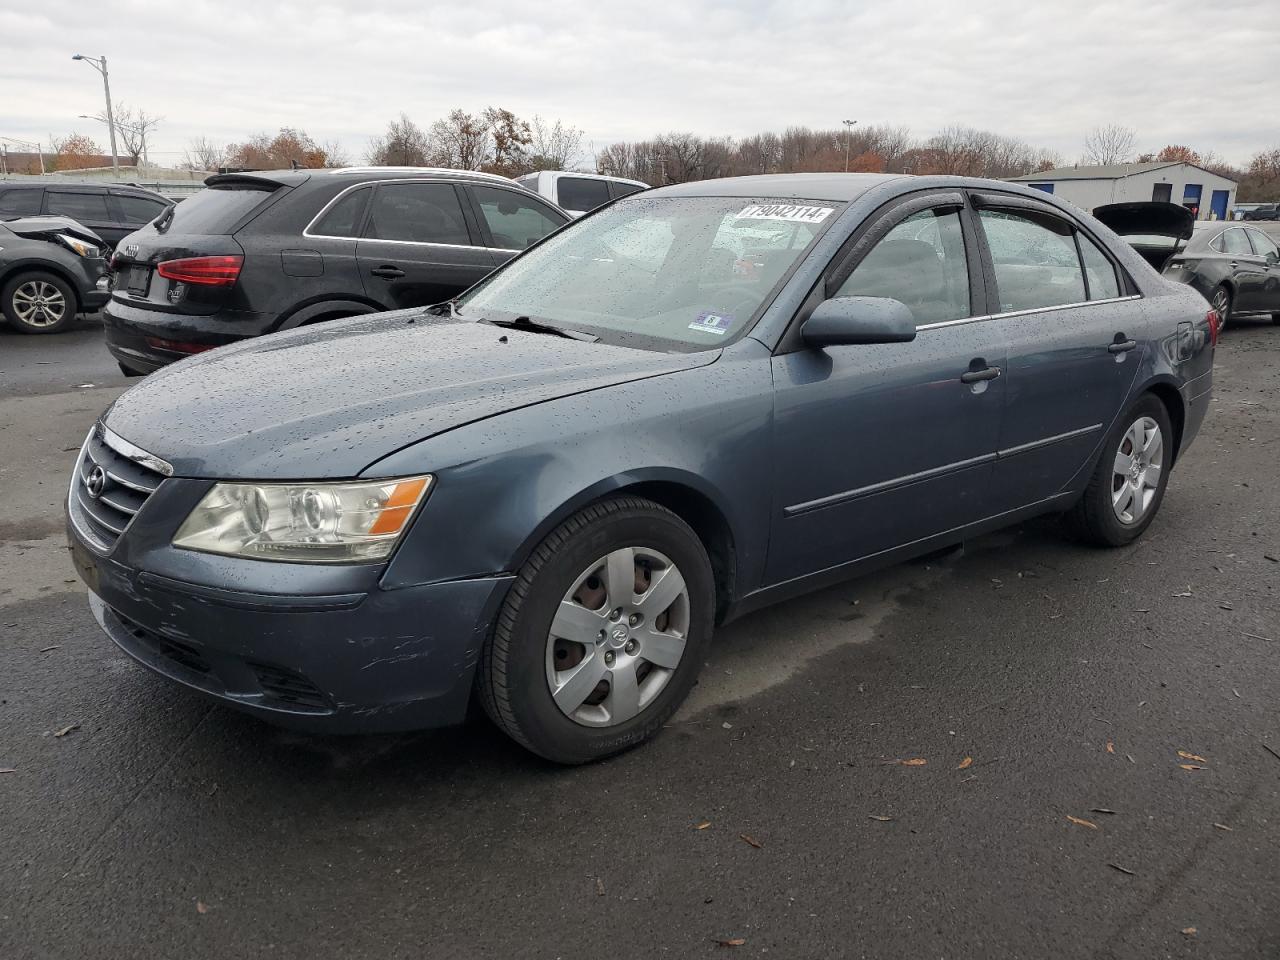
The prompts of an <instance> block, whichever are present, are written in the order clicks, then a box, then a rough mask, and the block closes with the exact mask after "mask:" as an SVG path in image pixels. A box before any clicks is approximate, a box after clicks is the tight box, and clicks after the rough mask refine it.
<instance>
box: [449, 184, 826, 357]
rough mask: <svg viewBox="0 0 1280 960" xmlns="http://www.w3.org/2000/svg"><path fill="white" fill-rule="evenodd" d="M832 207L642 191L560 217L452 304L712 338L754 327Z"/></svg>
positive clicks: (479, 311) (571, 323)
mask: <svg viewBox="0 0 1280 960" xmlns="http://www.w3.org/2000/svg"><path fill="white" fill-rule="evenodd" d="M835 214H836V205H835V204H831V203H818V202H814V201H793V202H779V201H776V200H751V199H743V198H741V197H738V198H730V197H678V198H677V197H672V198H664V197H646V196H643V195H641V196H637V197H635V198H633V199H629V200H624V201H621V202H619V203H616V204H614V205H613V206H612V207H609V208H607V209H605V210H602V211H600V212H598V213H596V214H594V215H592V216H591V217H588V218H586V219H584V220H580V221H578V222H576V223H574V224H572V225H571V226H569V227H566V228H565V229H564V230H562V231H560V233H558V234H556V235H555V236H553V237H551V238H549V239H548V240H547V241H546V242H545V243H543V244H542V245H541V246H539V247H538V248H537V249H536V250H533V251H531V252H530V253H528V254H527V255H525V256H523V257H520V258H519V259H517V260H514V261H513V262H512V263H511V265H510V266H509V267H507V268H506V269H505V270H500V271H498V272H497V273H495V274H493V275H491V276H490V277H489V279H487V280H485V281H484V282H482V283H481V284H480V285H479V286H477V287H475V288H473V289H472V290H471V291H470V292H469V293H467V294H466V295H464V296H463V297H462V298H461V299H460V300H459V302H458V306H459V309H460V312H461V313H462V315H463V316H466V317H469V318H474V319H477V320H479V319H482V318H484V319H508V320H509V319H513V318H515V317H520V316H524V317H529V318H530V319H531V320H535V321H537V322H539V323H545V324H550V325H552V326H562V327H567V328H570V329H573V330H579V331H582V332H584V333H591V334H594V335H596V336H598V337H600V339H601V340H604V341H606V342H612V343H619V344H626V345H628V346H636V347H643V348H647V349H655V350H674V351H681V352H688V351H694V350H706V349H711V348H714V347H720V346H723V345H724V344H725V343H728V342H730V341H732V340H735V339H737V338H738V337H739V336H741V335H742V334H743V333H745V332H746V331H747V330H749V329H750V328H751V325H752V323H753V322H754V321H755V319H756V317H757V315H758V313H759V312H760V310H761V308H762V307H764V306H765V305H766V303H767V302H768V300H769V298H770V295H771V293H772V292H773V291H774V289H775V288H776V287H777V286H778V285H779V283H780V282H781V281H782V279H783V278H784V277H785V276H786V275H787V274H788V272H789V271H790V270H791V268H792V267H793V266H794V265H795V264H796V263H798V262H799V261H800V260H801V258H803V257H804V255H805V252H806V251H807V250H808V249H809V248H810V247H811V246H812V245H813V242H814V240H815V239H816V238H817V237H818V236H819V235H821V233H822V232H823V230H825V229H826V228H827V227H828V226H829V225H830V223H831V222H832V221H833V220H834V219H835Z"/></svg>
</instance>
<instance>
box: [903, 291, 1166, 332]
mask: <svg viewBox="0 0 1280 960" xmlns="http://www.w3.org/2000/svg"><path fill="white" fill-rule="evenodd" d="M1141 299H1142V294H1140V293H1133V294H1129V295H1128V296H1125V297H1107V298H1106V299H1105V300H1079V301H1076V302H1075V303H1058V304H1054V305H1053V306H1051V307H1035V308H1033V309H1030V310H1010V311H1008V312H1006V313H984V314H982V315H981V316H977V317H961V318H959V319H958V320H940V321H938V322H937V323H922V324H920V325H918V326H917V327H916V332H917V333H919V332H920V331H922V330H941V329H942V328H944V327H958V326H962V325H963V324H966V323H981V322H982V321H983V320H1004V319H1007V318H1009V317H1029V316H1033V315H1034V314H1037V313H1055V312H1057V311H1058V310H1073V309H1076V308H1078V307H1093V306H1098V305H1099V304H1103V303H1125V302H1127V301H1129V300H1141Z"/></svg>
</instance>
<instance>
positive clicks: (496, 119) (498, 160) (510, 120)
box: [482, 107, 533, 177]
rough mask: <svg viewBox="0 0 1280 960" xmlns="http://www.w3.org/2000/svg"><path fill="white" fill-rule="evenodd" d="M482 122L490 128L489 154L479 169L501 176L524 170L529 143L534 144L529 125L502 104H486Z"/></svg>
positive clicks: (526, 163) (513, 175)
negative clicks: (491, 105)
mask: <svg viewBox="0 0 1280 960" xmlns="http://www.w3.org/2000/svg"><path fill="white" fill-rule="evenodd" d="M484 122H485V124H486V125H487V126H488V128H489V155H488V157H487V158H486V159H485V162H484V163H483V164H482V168H483V169H484V170H485V171H486V172H488V173H497V174H501V175H502V176H504V177H515V176H519V175H520V174H522V173H526V172H527V171H528V169H529V167H528V162H527V158H528V153H529V145H530V144H532V143H533V131H532V130H531V129H530V127H529V124H528V123H527V122H525V121H524V120H521V119H520V118H519V117H517V116H516V115H515V114H514V113H512V112H511V111H510V110H506V109H504V108H502V107H486V108H485V111H484Z"/></svg>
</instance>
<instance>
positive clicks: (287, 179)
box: [204, 167, 519, 188]
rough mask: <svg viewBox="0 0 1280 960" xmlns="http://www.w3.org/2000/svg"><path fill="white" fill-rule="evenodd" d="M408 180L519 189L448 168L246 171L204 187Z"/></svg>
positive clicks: (219, 175) (210, 181)
mask: <svg viewBox="0 0 1280 960" xmlns="http://www.w3.org/2000/svg"><path fill="white" fill-rule="evenodd" d="M406 177H421V178H423V179H439V180H471V181H476V182H482V183H493V184H495V185H506V186H509V187H517V188H519V184H517V183H516V182H515V181H514V180H512V179H511V178H510V177H503V176H499V175H498V174H496V173H482V172H481V171H479V170H450V169H447V168H445V167H321V168H311V169H300V170H245V171H242V172H235V173H215V174H214V175H213V176H211V177H208V178H206V179H205V181H204V182H205V185H206V186H208V185H212V184H216V183H235V182H237V181H238V182H241V183H243V182H245V181H246V180H249V181H258V182H262V181H268V182H271V183H278V184H280V185H281V186H285V187H297V186H300V185H302V184H304V183H306V182H307V181H308V180H311V179H313V178H314V179H316V180H317V181H324V182H326V183H346V182H348V181H351V182H362V181H366V180H403V179H405V178H406Z"/></svg>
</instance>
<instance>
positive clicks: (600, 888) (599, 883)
mask: <svg viewBox="0 0 1280 960" xmlns="http://www.w3.org/2000/svg"><path fill="white" fill-rule="evenodd" d="M596 896H597V897H603V896H604V881H603V880H601V879H600V878H599V877H596Z"/></svg>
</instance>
